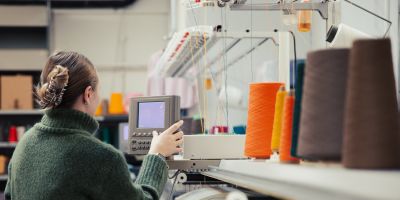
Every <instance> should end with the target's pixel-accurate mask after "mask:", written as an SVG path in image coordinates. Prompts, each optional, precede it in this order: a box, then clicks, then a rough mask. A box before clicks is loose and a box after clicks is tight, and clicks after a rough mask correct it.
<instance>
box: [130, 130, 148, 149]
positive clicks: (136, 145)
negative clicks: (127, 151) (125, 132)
mask: <svg viewBox="0 0 400 200" xmlns="http://www.w3.org/2000/svg"><path fill="white" fill-rule="evenodd" d="M152 139H153V134H152V133H151V132H147V133H146V132H143V133H136V132H133V133H132V134H131V139H130V141H131V143H130V148H131V151H132V152H134V153H136V154H147V152H148V151H149V149H150V145H151V140H152Z"/></svg>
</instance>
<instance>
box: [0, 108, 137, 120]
mask: <svg viewBox="0 0 400 200" xmlns="http://www.w3.org/2000/svg"><path fill="white" fill-rule="evenodd" d="M43 114H44V110H0V116H2V115H43ZM95 119H96V120H97V121H99V122H128V119H129V116H128V115H107V116H96V117H95Z"/></svg>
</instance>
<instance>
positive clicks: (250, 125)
mask: <svg viewBox="0 0 400 200" xmlns="http://www.w3.org/2000/svg"><path fill="white" fill-rule="evenodd" d="M281 86H283V84H282V83H253V84H250V94H249V106H248V118H247V130H246V131H247V132H246V143H245V151H244V154H245V155H246V156H247V157H251V158H258V159H266V158H269V157H270V156H271V153H272V151H271V137H272V127H273V124H274V115H275V101H276V93H277V92H278V90H279V88H280V87H281Z"/></svg>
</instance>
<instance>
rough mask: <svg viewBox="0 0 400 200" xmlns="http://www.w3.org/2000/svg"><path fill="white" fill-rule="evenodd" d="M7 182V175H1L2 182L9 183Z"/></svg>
mask: <svg viewBox="0 0 400 200" xmlns="http://www.w3.org/2000/svg"><path fill="white" fill-rule="evenodd" d="M7 180H8V175H7V174H3V175H0V181H7Z"/></svg>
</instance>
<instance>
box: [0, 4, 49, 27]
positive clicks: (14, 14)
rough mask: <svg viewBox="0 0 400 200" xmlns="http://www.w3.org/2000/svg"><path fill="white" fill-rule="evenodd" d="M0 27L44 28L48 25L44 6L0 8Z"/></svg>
mask: <svg viewBox="0 0 400 200" xmlns="http://www.w3.org/2000/svg"><path fill="white" fill-rule="evenodd" d="M0 13H1V15H2V16H4V17H0V26H8V27H46V26H48V24H49V20H48V10H47V7H46V6H5V5H2V6H0Z"/></svg>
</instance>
